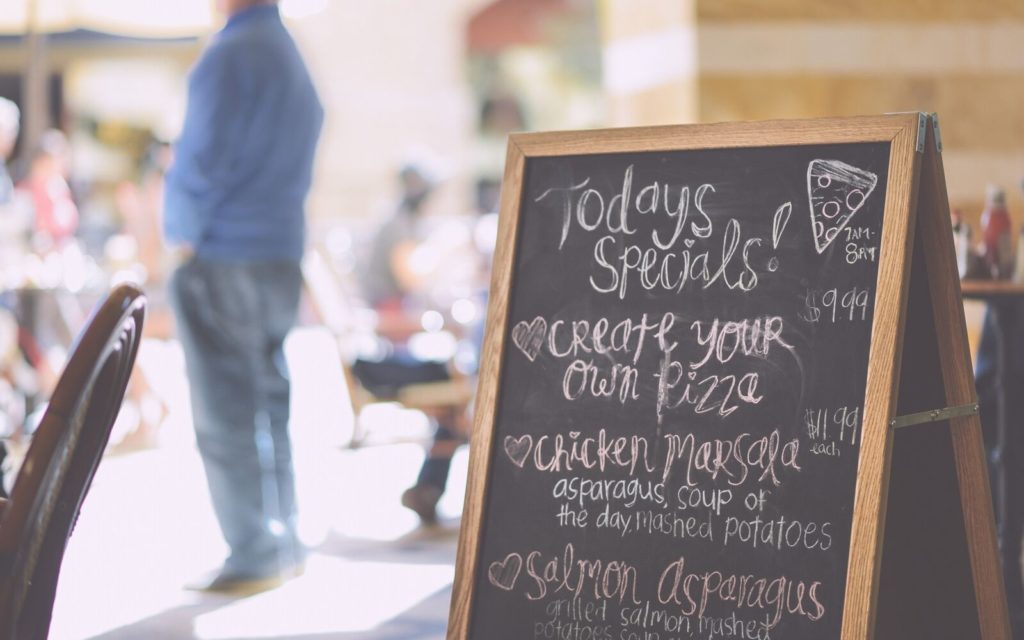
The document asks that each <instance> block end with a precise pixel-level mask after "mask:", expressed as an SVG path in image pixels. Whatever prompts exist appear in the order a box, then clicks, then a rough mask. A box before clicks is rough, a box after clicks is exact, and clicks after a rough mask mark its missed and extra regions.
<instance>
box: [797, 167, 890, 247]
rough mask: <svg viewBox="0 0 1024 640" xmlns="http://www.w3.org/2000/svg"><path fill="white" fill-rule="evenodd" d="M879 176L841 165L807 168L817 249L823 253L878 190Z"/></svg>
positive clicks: (812, 224) (808, 193) (808, 191)
mask: <svg viewBox="0 0 1024 640" xmlns="http://www.w3.org/2000/svg"><path fill="white" fill-rule="evenodd" d="M876 184H878V176H876V175H875V174H873V173H871V172H869V171H864V170H863V169H858V168H857V167H854V166H851V165H848V164H846V163H845V162H840V161H839V160H812V161H811V164H810V165H809V166H808V168H807V195H808V197H809V198H810V205H811V228H812V229H813V230H814V246H815V248H816V249H817V250H818V253H824V251H825V249H827V248H828V247H829V245H831V244H832V241H833V240H835V239H836V236H838V235H839V232H840V231H842V230H843V228H845V227H846V225H847V224H849V222H850V218H852V217H853V214H855V213H857V211H859V210H860V208H861V207H862V206H864V202H865V201H866V200H867V199H868V196H870V195H871V192H872V191H874V190H875V185H876Z"/></svg>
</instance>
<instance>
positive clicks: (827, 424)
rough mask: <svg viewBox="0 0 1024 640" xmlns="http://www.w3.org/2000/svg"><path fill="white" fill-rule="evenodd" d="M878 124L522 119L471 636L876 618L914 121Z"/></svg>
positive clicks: (511, 183)
mask: <svg viewBox="0 0 1024 640" xmlns="http://www.w3.org/2000/svg"><path fill="white" fill-rule="evenodd" d="M881 120H882V121H884V122H885V124H886V125H887V126H888V129H885V131H884V134H885V135H873V136H866V137H862V138H857V137H856V136H852V135H849V134H848V133H847V134H845V135H837V134H832V135H831V137H830V136H829V135H825V134H823V133H822V132H821V131H820V130H818V129H814V128H813V127H811V129H812V130H811V131H810V132H801V131H793V130H790V129H786V128H785V127H783V129H784V133H782V134H780V135H776V136H775V137H774V138H773V139H771V140H768V141H766V142H764V143H762V144H755V143H753V142H755V141H756V139H757V136H754V135H751V134H752V133H756V130H757V127H756V125H747V126H746V127H743V126H740V127H739V128H733V129H728V128H726V129H722V128H721V127H720V128H719V130H718V131H716V130H715V128H714V127H710V128H708V127H703V128H688V127H677V128H670V129H671V130H660V132H661V133H662V134H666V137H669V138H674V139H675V140H674V141H675V143H676V144H675V145H673V144H672V143H671V142H666V141H665V137H661V138H659V137H657V136H656V135H652V132H659V130H637V135H638V136H639V137H640V138H642V140H640V141H633V142H632V143H630V141H629V130H625V132H623V131H622V130H620V131H618V132H614V133H609V132H604V133H602V132H596V133H592V134H578V135H577V136H576V137H572V136H570V137H569V138H567V139H566V138H560V139H557V140H556V142H557V143H558V144H549V145H545V142H546V140H545V139H544V138H543V136H541V137H539V138H538V137H536V136H535V137H533V138H530V137H529V136H524V137H521V138H513V141H512V142H511V143H510V165H511V164H512V161H513V160H515V163H514V166H510V167H509V169H508V171H507V181H506V189H507V190H509V189H514V190H515V191H514V194H512V195H509V194H507V193H506V199H505V202H504V204H503V212H502V215H503V221H502V223H503V225H504V226H503V236H502V237H503V239H504V240H505V244H504V246H505V251H506V254H505V255H504V256H499V258H498V264H497V265H496V269H497V270H498V273H497V274H496V276H495V280H494V282H495V287H494V290H492V296H493V297H494V298H495V299H494V300H492V307H491V313H492V318H491V319H490V322H491V325H490V326H489V329H488V341H487V346H488V356H487V357H488V358H489V360H488V361H487V362H486V363H485V372H484V375H483V379H482V385H481V389H482V391H481V399H480V401H479V404H478V421H477V430H478V433H477V434H475V435H474V451H473V456H474V462H473V465H472V468H473V470H474V472H475V473H474V477H473V478H472V480H471V486H470V489H469V496H468V498H467V514H466V516H465V517H464V522H463V533H462V536H463V539H462V541H461V548H460V568H459V580H458V584H457V585H456V592H455V596H454V599H453V615H452V627H451V630H450V632H449V637H451V638H473V639H477V640H523V639H534V640H539V639H549V640H555V639H562V640H602V639H608V640H610V639H613V638H614V639H616V640H620V639H623V640H625V639H628V640H655V639H657V640H667V639H684V638H686V639H689V638H694V639H701V640H713V639H715V638H786V639H797V638H808V639H815V640H820V639H823V638H840V637H844V638H846V637H850V638H852V637H859V636H858V633H859V632H858V631H857V628H858V625H860V626H861V627H863V628H870V626H871V624H872V618H873V606H872V604H873V602H872V601H873V599H874V594H875V592H876V590H877V584H878V577H877V566H878V563H877V561H876V560H875V558H877V556H878V554H879V549H878V547H880V546H881V542H880V540H879V539H878V538H879V537H880V536H881V530H882V523H881V517H876V518H874V521H873V522H872V523H869V524H870V525H871V526H862V527H861V528H860V529H858V523H859V522H860V521H861V520H864V519H865V518H866V514H870V513H871V511H872V509H875V510H877V511H881V512H882V514H883V515H884V497H881V496H884V492H885V484H886V476H887V472H888V470H887V466H886V464H887V458H888V454H887V451H888V448H889V447H890V446H891V439H890V438H889V437H888V435H887V433H888V429H887V428H886V425H885V424H884V423H885V422H887V421H889V419H890V418H891V417H892V415H891V414H892V412H893V411H894V410H895V407H894V406H892V405H893V403H894V402H895V400H894V398H895V393H894V392H893V391H892V389H893V388H894V387H895V385H896V383H895V382H894V380H895V379H896V377H897V374H896V369H897V368H898V365H897V364H896V363H895V360H896V358H895V357H893V356H892V355H890V356H889V358H888V360H889V361H892V363H893V364H892V366H891V367H890V368H889V369H888V370H886V369H885V367H881V369H880V370H879V371H875V372H873V369H879V367H878V366H875V365H873V360H872V359H873V358H874V359H876V360H878V358H879V351H880V350H881V351H883V352H890V353H895V352H896V351H897V349H898V344H899V335H898V334H899V331H896V332H895V333H896V334H897V335H896V336H890V337H889V338H885V337H879V334H881V333H885V334H888V333H892V331H891V330H890V328H891V325H892V324H893V321H892V318H893V317H894V318H895V320H896V324H897V325H898V324H899V322H900V319H901V317H902V309H901V308H902V300H901V298H902V296H903V293H904V291H905V289H906V284H905V283H906V281H907V279H906V278H905V277H903V276H902V275H901V276H899V277H896V278H895V280H892V279H891V278H892V272H893V270H894V269H895V270H898V271H906V270H907V264H906V258H907V250H906V249H907V247H906V245H907V241H906V239H904V240H903V241H902V242H901V241H900V240H899V239H898V238H892V237H890V236H892V235H894V234H896V235H899V234H900V233H902V234H903V235H906V234H907V231H906V229H907V227H909V226H910V225H911V224H912V221H911V218H912V216H911V215H910V211H909V210H910V209H911V208H912V207H911V206H909V205H910V202H909V201H907V202H906V205H907V206H903V207H901V206H900V202H901V200H904V199H905V195H906V193H907V191H908V190H912V187H914V186H916V185H913V184H911V185H905V184H901V181H900V178H902V177H903V176H904V175H907V174H906V173H905V171H906V168H905V167H901V166H899V165H898V163H894V162H893V160H894V158H895V159H896V160H899V159H900V158H901V157H908V158H910V159H911V162H913V160H915V158H914V156H913V155H912V154H913V153H915V151H916V149H914V148H913V146H914V145H916V142H915V143H914V145H912V144H910V143H909V142H908V141H909V136H910V134H911V133H917V127H915V126H913V125H915V124H916V123H917V122H918V120H916V119H914V118H912V117H907V116H903V117H902V119H901V120H899V121H898V122H894V121H893V120H891V119H889V120H886V119H881ZM860 124H864V122H863V121H862V122H861V123H860ZM882 128H883V129H884V127H882ZM768 129H771V127H768ZM798 129H799V127H798ZM826 129H829V127H826ZM834 130H841V127H837V128H835V129H834ZM716 133H717V134H718V135H716ZM668 134H671V135H668ZM876 134H877V132H876ZM588 135H589V136H590V137H589V138H588ZM602 135H610V136H615V138H614V140H613V141H612V142H610V143H606V144H601V142H600V141H601V139H602ZM900 135H903V136H904V137H903V138H900V137H899V136H900ZM768 137H770V136H768ZM762 138H764V136H762ZM748 139H749V140H750V142H747V140H748ZM594 140H596V141H597V142H594ZM652 141H653V142H652ZM716 141H717V143H718V144H717V145H716ZM531 142H532V143H535V146H534V147H533V150H532V153H531V152H530V151H528V150H527V151H524V149H526V148H528V147H529V146H530V144H531ZM520 154H521V156H520ZM517 156H519V157H517ZM891 174H899V176H900V178H896V179H894V177H893V175H891ZM913 175H914V172H913V171H911V172H910V174H909V175H907V177H910V178H911V179H912V177H913ZM893 185H895V186H893ZM890 191H898V193H890ZM911 199H912V198H911ZM890 218H892V220H890ZM880 267H882V272H883V273H886V274H888V275H886V276H883V277H880V276H879V274H880ZM887 310H888V312H887ZM892 310H895V313H893V312H892ZM878 324H882V325H883V327H882V328H881V329H879V328H878V327H876V325H878ZM873 330H874V331H873ZM893 338H894V339H893ZM886 339H888V340H889V341H890V342H889V343H886V342H885V341H886ZM887 344H888V346H887ZM875 364H877V363H875ZM872 376H874V380H875V384H877V385H879V388H884V387H885V386H886V385H888V387H889V388H888V389H886V391H888V393H887V394H878V393H875V394H874V395H876V396H879V398H881V397H882V396H885V397H887V399H888V402H879V401H878V400H873V399H872V394H873V392H872V389H870V388H869V380H870V379H872ZM886 378H887V379H888V380H887V381H886V380H885V379H886ZM940 388H941V384H940ZM940 395H941V392H940ZM880 404H881V405H883V406H882V407H881V409H882V410H881V411H879V405H880ZM872 412H873V413H872ZM872 415H873V416H874V418H872ZM876 423H881V426H878V425H877V424H876ZM862 449H864V451H862ZM862 456H867V457H868V458H869V460H868V462H861V463H860V465H859V464H858V462H859V461H860V460H862ZM876 458H878V459H880V460H878V462H880V463H881V464H880V465H879V464H876V460H875V459H876ZM875 467H880V470H881V473H876V474H875V475H874V477H875V478H876V479H875V481H874V482H875V483H876V486H875V487H872V480H871V478H872V471H871V469H873V468H875ZM863 469H867V472H863V473H860V474H859V470H862V471H863ZM946 470H947V469H946V468H945V467H943V472H945V471H946ZM982 471H983V470H982ZM949 473H950V474H952V473H953V472H952V471H951V470H950V471H949ZM860 476H863V477H860ZM858 483H859V484H858ZM954 484H955V482H954ZM858 492H859V493H860V496H859V497H858V500H855V494H857V493H858ZM873 493H877V494H881V496H878V497H876V498H875V501H874V503H872V501H871V499H870V498H869V499H868V501H867V502H866V503H865V504H858V501H861V498H863V497H864V496H870V495H871V494H873ZM872 504H874V507H873V506H872ZM954 508H955V509H956V510H957V514H956V515H957V516H958V517H960V518H961V519H962V517H963V516H962V514H960V513H959V506H958V505H957V504H955V503H954ZM877 511H876V512H877ZM958 522H960V521H958ZM959 527H960V528H959V529H958V531H961V532H962V531H964V528H963V525H962V524H960V525H959ZM858 531H860V532H862V534H861V537H862V538H863V537H864V535H863V533H866V534H867V536H868V538H869V540H868V542H867V543H864V542H862V543H860V547H861V550H860V551H859V552H857V553H851V551H852V550H853V546H856V545H854V544H853V543H854V539H855V538H856V537H857V535H858V534H857V532H858ZM961 535H964V534H961ZM872 536H874V539H872ZM965 557H966V555H965ZM965 566H967V565H965ZM856 571H860V572H862V573H860V574H855V573H856ZM865 574H866V576H867V581H866V585H867V586H866V587H860V589H861V591H862V592H863V596H861V597H860V598H859V597H858V596H857V595H856V594H857V591H858V587H857V585H859V584H861V583H862V582H865V581H864V578H863V576H864V575H865ZM966 580H967V581H968V582H970V580H971V575H970V573H969V570H968V574H967V576H966ZM848 584H851V585H854V586H853V587H852V588H848ZM973 607H974V603H973V602H972V603H970V611H971V613H970V616H969V617H970V619H971V620H974V621H975V622H973V623H971V624H974V625H975V626H977V622H976V619H977V616H978V614H977V612H976V610H975V609H974V608H973ZM848 608H852V609H853V610H854V611H853V613H851V614H848V615H847V616H846V617H847V619H846V621H845V622H844V612H846V610H847V609H848ZM897 617H898V616H897ZM844 625H845V627H844ZM865 637H866V636H865ZM908 637H909V636H908Z"/></svg>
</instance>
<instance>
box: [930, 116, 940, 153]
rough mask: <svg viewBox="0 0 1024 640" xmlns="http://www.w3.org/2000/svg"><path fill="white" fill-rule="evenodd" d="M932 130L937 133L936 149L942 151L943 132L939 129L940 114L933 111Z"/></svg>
mask: <svg viewBox="0 0 1024 640" xmlns="http://www.w3.org/2000/svg"><path fill="white" fill-rule="evenodd" d="M930 116H931V119H932V132H933V133H934V134H935V150H936V151H938V152H939V153H942V132H941V131H940V130H939V114H937V113H935V112H932V113H931V114H930Z"/></svg>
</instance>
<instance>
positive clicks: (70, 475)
mask: <svg viewBox="0 0 1024 640" xmlns="http://www.w3.org/2000/svg"><path fill="white" fill-rule="evenodd" d="M144 316H145V298H144V297H143V295H142V293H141V292H140V291H139V290H138V289H137V288H135V287H133V286H131V285H120V286H118V287H117V288H115V289H114V290H113V291H112V292H111V293H110V294H109V295H108V296H107V298H106V300H105V301H104V302H103V303H102V304H101V305H100V306H99V307H98V308H97V310H96V311H95V313H94V314H93V316H92V317H91V318H90V319H89V321H88V322H87V323H86V326H85V329H84V330H83V331H82V333H81V334H80V335H79V337H78V340H77V342H76V343H75V345H74V346H73V348H72V350H71V356H70V357H69V359H68V362H67V365H66V366H65V367H64V370H63V372H62V373H61V375H60V379H59V380H58V382H57V386H56V388H55V389H54V392H53V395H52V397H51V399H50V402H49V405H48V406H47V408H46V411H45V413H44V414H43V419H42V422H41V423H40V425H39V428H38V429H37V430H36V432H35V433H34V434H33V436H32V443H31V445H30V446H29V449H28V452H27V454H26V456H25V460H24V462H23V463H22V466H21V470H20V471H19V473H18V476H17V477H16V479H15V482H14V487H13V489H12V491H11V497H10V501H9V503H8V504H7V506H6V508H5V509H4V510H3V513H2V514H0V638H4V639H7V638H10V639H17V640H26V639H27V640H34V639H36V638H45V637H46V636H47V633H48V632H49V627H50V618H51V615H52V611H53V599H54V595H55V592H56V588H57V578H58V576H59V574H60V566H61V562H62V560H63V557H64V549H65V546H66V544H67V540H68V537H69V536H70V535H71V532H72V530H73V529H74V526H75V522H76V520H77V518H78V513H79V509H80V507H81V505H82V500H83V498H84V497H85V494H86V493H87V492H88V490H89V486H90V484H91V482H92V478H93V475H94V474H95V472H96V466H97V465H98V464H99V460H100V458H101V457H102V455H103V451H104V449H105V448H106V445H107V441H108V439H109V438H110V430H111V427H112V426H113V424H114V420H115V419H116V418H117V414H118V412H119V411H120V409H121V401H122V400H123V399H124V394H125V388H126V387H127V384H128V376H129V374H130V373H131V369H132V365H133V364H134V362H135V355H136V353H137V352H138V348H139V342H140V340H141V337H142V323H143V319H144Z"/></svg>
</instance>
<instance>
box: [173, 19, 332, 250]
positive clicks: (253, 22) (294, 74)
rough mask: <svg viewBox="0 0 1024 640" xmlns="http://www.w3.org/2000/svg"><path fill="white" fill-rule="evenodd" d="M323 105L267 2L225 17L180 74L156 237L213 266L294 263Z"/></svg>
mask: <svg viewBox="0 0 1024 640" xmlns="http://www.w3.org/2000/svg"><path fill="white" fill-rule="evenodd" d="M322 124H323V108H322V107H321V106H320V101H319V99H318V98H317V94H316V90H315V88H314V87H313V83H312V81H311V80H310V77H309V73H308V72H307V70H306V66H305V64H304V63H303V61H302V58H301V56H300V55H299V52H298V49H297V48H296V47H295V43H294V42H293V41H292V38H291V36H290V35H289V34H288V31H287V30H286V29H285V28H284V25H283V24H282V23H281V17H280V14H279V13H278V10H277V6H276V5H260V6H256V7H253V8H250V9H247V10H245V11H243V12H241V13H238V14H236V15H234V16H232V18H231V19H230V20H229V21H228V23H227V25H225V27H224V29H223V30H222V31H221V32H220V33H218V34H217V35H216V36H215V37H214V39H213V41H212V43H211V44H210V46H209V47H208V48H207V49H206V51H205V52H204V53H203V55H202V57H201V58H200V60H199V62H197V63H196V66H195V67H194V68H193V69H192V72H191V74H190V75H189V85H188V108H187V110H186V114H185V124H184V128H183V130H182V134H181V139H180V140H179V141H178V144H177V146H176V148H175V157H174V163H173V165H172V166H171V169H170V170H169V171H168V174H167V187H166V192H165V202H164V204H165V210H164V233H165V235H166V238H167V241H168V243H170V244H172V245H189V246H191V247H192V248H193V249H194V250H195V252H196V255H197V256H198V257H199V258H202V259H206V260H214V261H232V262H248V261H264V260H299V259H301V257H302V251H303V245H304V243H305V216H304V201H305V198H306V194H307V192H308V191H309V185H310V182H311V180H312V172H313V156H314V154H315V151H316V143H317V138H318V137H319V135H320V128H321V125H322Z"/></svg>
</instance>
